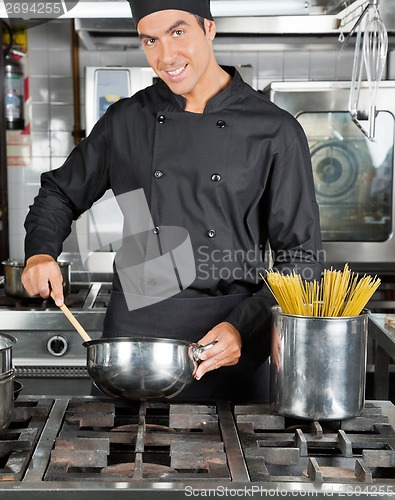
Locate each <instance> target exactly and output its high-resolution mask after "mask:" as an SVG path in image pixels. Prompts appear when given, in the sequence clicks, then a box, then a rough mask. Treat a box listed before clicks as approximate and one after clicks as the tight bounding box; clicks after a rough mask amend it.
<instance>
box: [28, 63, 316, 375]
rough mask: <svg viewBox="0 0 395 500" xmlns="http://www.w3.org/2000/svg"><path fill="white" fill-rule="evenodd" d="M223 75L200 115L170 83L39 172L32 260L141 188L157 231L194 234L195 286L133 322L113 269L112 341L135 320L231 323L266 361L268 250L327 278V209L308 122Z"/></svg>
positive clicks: (173, 330)
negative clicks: (110, 202) (102, 204)
mask: <svg viewBox="0 0 395 500" xmlns="http://www.w3.org/2000/svg"><path fill="white" fill-rule="evenodd" d="M224 69H225V70H226V71H227V72H228V73H230V74H231V76H232V77H233V80H232V82H231V84H230V85H229V86H228V87H227V88H226V89H224V90H223V91H221V92H220V93H219V94H217V95H216V96H214V97H213V98H212V99H211V100H210V101H209V102H208V103H207V105H206V108H205V110H204V112H203V113H202V114H195V113H191V112H185V111H184V109H185V99H184V98H183V97H182V96H178V95H175V94H173V93H172V92H171V91H170V89H169V88H168V87H167V86H166V85H165V84H164V83H163V82H161V81H160V82H158V83H155V84H154V85H152V86H150V87H148V88H147V89H145V90H142V91H140V92H138V93H136V94H135V95H134V96H132V97H130V98H127V99H122V100H120V101H118V102H117V103H115V104H113V105H112V106H110V107H109V109H108V110H107V112H106V113H105V115H104V116H103V117H102V118H101V119H100V120H99V121H98V123H97V124H96V125H95V127H94V128H93V130H92V132H91V134H90V135H89V136H88V137H87V138H86V139H84V140H83V141H82V142H81V143H80V144H79V145H78V146H77V147H76V148H75V149H74V150H73V151H72V152H71V154H70V156H69V157H68V159H67V160H66V162H65V163H64V165H63V166H62V167H61V168H59V169H57V170H53V171H50V172H47V173H44V174H43V175H42V179H41V181H42V185H41V188H40V191H39V194H38V196H37V197H36V198H35V201H34V204H33V205H32V206H31V207H30V212H29V214H28V216H27V219H26V223H25V227H26V231H27V235H26V244H25V249H26V258H29V257H30V256H32V255H35V254H38V253H44V254H49V255H51V256H53V257H54V258H57V257H58V255H59V254H60V252H61V251H62V242H63V241H64V239H65V238H66V237H67V236H68V234H69V232H70V225H71V222H72V220H73V219H77V218H78V217H79V216H80V215H81V214H82V213H83V212H84V211H86V210H87V209H89V208H90V207H91V206H92V204H93V203H94V202H95V201H96V200H98V199H99V198H100V197H101V196H102V195H103V194H104V193H105V191H106V190H107V189H112V191H113V192H114V194H115V195H119V194H122V193H126V192H130V191H132V190H136V189H141V188H142V189H143V190H144V193H145V196H146V198H147V200H148V205H149V208H150V211H151V215H152V219H153V221H154V224H155V226H158V227H159V228H160V226H179V227H183V228H185V229H186V230H187V231H188V232H189V235H190V238H191V242H192V246H193V251H194V256H195V261H196V271H197V275H196V279H195V281H194V282H193V283H192V285H191V286H190V287H189V288H188V289H187V290H184V291H183V292H181V293H180V294H179V295H178V296H176V297H175V298H174V299H168V300H165V301H164V302H163V303H160V304H158V305H156V306H149V307H146V308H143V309H139V310H136V311H131V312H130V313H129V315H128V314H127V309H126V306H125V303H124V301H123V300H122V288H121V286H120V282H119V278H118V276H117V274H116V273H115V274H114V283H113V294H112V295H113V297H112V301H113V303H112V304H111V303H110V308H109V311H108V314H107V315H106V322H105V335H118V336H119V335H127V334H129V335H130V334H135V333H136V332H135V331H133V327H132V325H133V324H137V325H139V326H138V328H139V329H141V328H146V330H148V334H150V335H154V336H161V335H158V324H159V325H161V326H160V332H161V333H163V330H162V327H163V328H165V330H164V332H165V336H173V337H176V338H179V337H183V338H188V337H193V338H194V340H199V338H201V337H202V336H203V335H204V334H205V333H206V332H207V331H208V330H209V329H210V328H211V327H212V326H214V325H215V324H216V323H218V322H220V321H228V322H230V323H231V324H232V325H234V326H235V327H236V328H237V330H238V331H239V332H240V334H241V336H242V340H243V351H247V352H250V355H251V356H252V357H253V358H254V359H255V363H256V364H258V365H259V364H260V363H261V362H262V361H263V360H264V359H265V358H267V356H268V355H269V353H270V334H269V331H270V307H271V306H272V305H273V304H274V299H273V298H272V296H271V294H270V292H269V291H268V290H267V289H266V287H265V286H264V287H262V284H263V282H262V280H261V278H260V276H259V271H262V265H263V264H262V253H264V251H265V244H266V242H267V241H269V242H270V246H271V250H272V256H273V259H274V265H275V267H276V268H277V269H279V270H280V271H282V270H283V271H288V270H292V269H297V270H298V272H301V274H302V276H304V277H306V278H307V279H309V278H319V277H320V273H321V270H322V262H321V261H320V258H319V256H320V253H321V252H320V250H321V237H320V227H319V212H318V206H317V203H316V199H315V192H314V184H313V178H312V170H311V163H310V153H309V148H308V144H307V141H306V137H305V135H304V132H303V130H302V128H301V126H300V124H299V123H298V122H297V120H295V119H294V117H292V116H291V115H290V114H289V113H287V112H286V111H284V110H282V109H280V108H278V107H277V106H276V105H275V104H274V103H272V102H271V101H270V100H268V99H267V98H266V97H265V96H264V95H262V94H260V93H258V92H256V91H255V90H253V89H252V88H251V87H250V86H249V85H248V84H246V83H245V82H244V81H243V80H242V78H241V76H240V75H239V73H238V72H237V71H236V70H235V68H226V67H225V68H224ZM221 268H226V272H223V273H221ZM116 298H117V299H116ZM180 300H183V302H180ZM181 304H182V306H181ZM185 304H191V306H187V307H185V306H184V305H185ZM130 315H133V316H130ZM121 317H122V319H120V318H121ZM152 318H154V320H155V322H154V324H152ZM147 321H148V323H147ZM150 322H151V323H150ZM197 323H198V324H199V326H198V327H197V328H195V329H194V326H193V325H195V324H197ZM114 324H115V325H116V328H115V329H114V328H113V327H114ZM155 325H156V327H155ZM166 325H170V328H169V329H168V330H166ZM186 330H187V331H186ZM203 378H205V377H203Z"/></svg>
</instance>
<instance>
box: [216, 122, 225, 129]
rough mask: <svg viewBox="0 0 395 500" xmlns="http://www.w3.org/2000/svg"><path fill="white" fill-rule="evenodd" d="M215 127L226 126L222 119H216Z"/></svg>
mask: <svg viewBox="0 0 395 500" xmlns="http://www.w3.org/2000/svg"><path fill="white" fill-rule="evenodd" d="M217 127H218V128H224V127H226V123H225V122H224V121H223V120H218V121H217Z"/></svg>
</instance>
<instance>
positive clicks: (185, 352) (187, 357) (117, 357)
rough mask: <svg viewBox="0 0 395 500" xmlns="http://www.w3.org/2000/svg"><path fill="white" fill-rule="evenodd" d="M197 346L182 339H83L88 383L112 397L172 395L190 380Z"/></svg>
mask: <svg viewBox="0 0 395 500" xmlns="http://www.w3.org/2000/svg"><path fill="white" fill-rule="evenodd" d="M214 343H215V342H213V343H210V344H207V345H205V346H201V345H199V344H194V343H191V342H187V341H183V340H173V339H159V338H139V337H117V338H109V339H99V340H90V341H88V342H84V344H83V345H84V346H85V347H86V348H87V369H88V373H89V376H90V378H91V379H92V382H93V383H94V384H95V385H96V387H98V389H100V390H101V391H102V392H104V394H106V395H107V396H110V397H112V398H126V399H152V398H154V399H157V398H163V397H166V398H172V397H174V396H176V395H178V394H180V392H181V391H183V390H184V389H185V388H186V387H188V386H189V385H190V384H191V382H192V381H193V372H194V369H195V368H196V367H197V365H198V363H199V357H200V354H201V353H202V352H203V351H205V350H207V349H209V348H210V347H212V346H213V345H214Z"/></svg>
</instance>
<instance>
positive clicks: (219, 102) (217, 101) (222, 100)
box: [166, 66, 243, 113]
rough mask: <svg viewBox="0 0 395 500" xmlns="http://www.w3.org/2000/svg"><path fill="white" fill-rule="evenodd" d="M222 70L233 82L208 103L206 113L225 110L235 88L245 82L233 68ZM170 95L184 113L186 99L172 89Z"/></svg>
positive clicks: (226, 67) (227, 67)
mask: <svg viewBox="0 0 395 500" xmlns="http://www.w3.org/2000/svg"><path fill="white" fill-rule="evenodd" d="M221 68H222V69H223V70H224V71H226V72H227V73H228V74H229V75H230V76H231V77H232V81H231V83H230V85H228V86H227V87H226V88H225V89H224V90H221V92H219V93H218V94H216V95H215V96H214V97H212V98H211V99H210V100H209V101H208V103H207V104H206V107H205V108H204V113H208V112H213V111H219V110H222V109H224V107H225V105H226V101H227V99H228V98H229V96H231V95H232V94H233V92H234V90H235V88H236V87H237V86H238V85H240V84H241V83H242V82H243V79H242V78H241V76H240V73H239V72H238V71H237V70H236V68H234V67H233V66H221ZM166 87H167V86H166ZM167 88H168V87H167ZM169 93H170V94H171V100H172V101H173V103H174V104H175V106H176V107H177V108H178V109H180V110H182V111H184V109H185V106H186V103H187V102H186V99H185V97H183V96H182V95H178V94H174V93H173V92H172V91H171V90H170V89H169Z"/></svg>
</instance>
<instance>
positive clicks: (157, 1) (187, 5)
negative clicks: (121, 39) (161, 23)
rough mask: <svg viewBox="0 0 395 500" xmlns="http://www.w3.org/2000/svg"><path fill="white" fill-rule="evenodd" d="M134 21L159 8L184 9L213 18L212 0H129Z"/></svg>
mask: <svg viewBox="0 0 395 500" xmlns="http://www.w3.org/2000/svg"><path fill="white" fill-rule="evenodd" d="M128 2H129V4H130V9H131V11H132V16H133V20H134V23H135V25H136V27H137V25H138V23H139V22H140V20H141V19H142V18H143V17H145V16H148V15H149V14H153V13H154V12H158V11H159V10H183V11H185V12H190V13H191V14H196V15H198V16H200V17H203V18H205V19H210V20H211V21H212V20H213V17H212V15H211V12H210V0H128Z"/></svg>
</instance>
